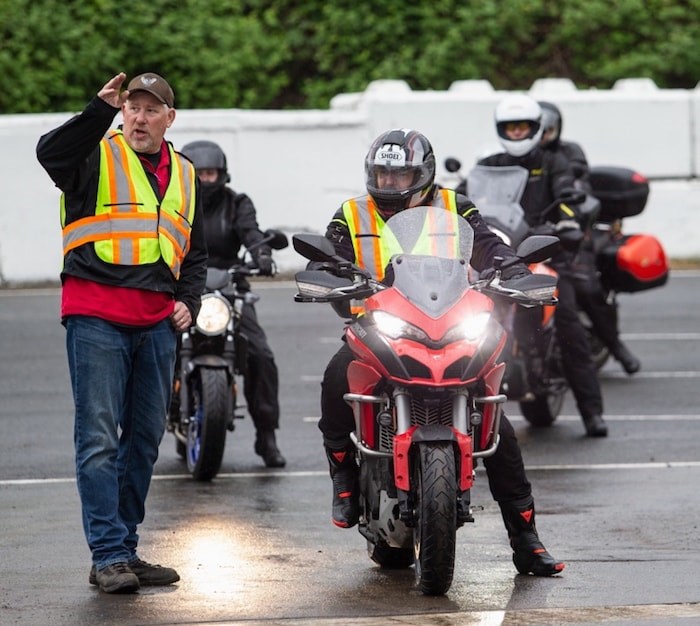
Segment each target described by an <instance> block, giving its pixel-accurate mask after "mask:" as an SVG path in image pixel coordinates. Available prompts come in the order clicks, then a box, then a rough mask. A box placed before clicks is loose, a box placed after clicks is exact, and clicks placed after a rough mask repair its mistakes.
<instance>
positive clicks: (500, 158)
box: [479, 94, 608, 437]
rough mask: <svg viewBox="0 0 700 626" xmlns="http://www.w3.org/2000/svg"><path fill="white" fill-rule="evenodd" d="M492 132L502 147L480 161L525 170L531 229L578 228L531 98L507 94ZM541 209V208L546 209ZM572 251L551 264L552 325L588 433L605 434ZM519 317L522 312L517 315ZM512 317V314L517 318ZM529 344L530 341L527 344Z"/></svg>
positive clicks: (562, 173) (568, 175) (559, 158)
mask: <svg viewBox="0 0 700 626" xmlns="http://www.w3.org/2000/svg"><path fill="white" fill-rule="evenodd" d="M495 122H496V132H497V134H498V139H499V141H500V143H501V145H502V146H503V148H504V152H501V153H498V154H492V155H490V156H488V157H486V158H484V159H481V160H480V161H479V164H480V165H489V166H508V165H519V166H521V167H524V168H525V169H526V170H527V171H528V172H529V178H528V181H527V185H526V187H525V191H524V193H523V197H522V200H521V204H522V207H523V210H524V211H525V219H526V220H527V223H528V224H529V225H530V227H531V228H533V229H534V231H535V232H536V231H537V227H540V226H542V225H544V224H545V223H547V222H550V223H554V224H556V228H557V230H558V231H561V232H563V231H564V230H566V229H574V230H575V229H577V228H579V226H578V224H577V223H576V221H575V218H576V213H575V211H574V210H573V209H572V208H571V207H569V206H567V205H566V204H564V203H562V202H555V201H556V200H558V199H561V198H564V197H566V196H567V195H568V194H569V193H571V190H573V189H574V173H573V171H572V168H571V165H570V164H569V161H568V159H567V158H566V157H565V156H564V155H563V154H560V153H559V152H555V151H545V150H544V149H543V148H542V147H541V146H540V139H541V137H542V131H543V126H542V109H541V107H540V105H539V104H537V102H536V101H535V100H533V99H532V98H530V97H529V96H526V95H522V94H512V95H509V96H506V97H505V98H504V99H503V100H502V101H501V102H500V103H499V104H498V105H497V106H496V111H495ZM545 211H546V213H545ZM574 256H575V252H573V251H569V250H566V249H562V250H561V251H560V252H559V253H557V255H556V256H555V257H554V259H553V261H552V266H553V267H554V269H555V270H556V271H557V272H558V274H559V294H558V298H559V302H558V304H557V307H556V312H555V316H554V319H555V326H556V330H557V336H558V339H559V345H560V346H561V351H562V357H563V358H562V362H563V367H564V375H565V376H566V379H567V381H568V383H569V386H570V387H571V390H572V391H573V394H574V397H575V399H576V405H577V407H578V410H579V413H580V414H581V418H582V420H583V424H584V427H585V429H586V434H587V435H588V436H589V437H606V436H607V434H608V427H607V425H606V423H605V421H604V420H603V415H602V414H603V397H602V393H601V390H600V383H599V382H598V377H597V374H596V369H595V366H594V364H593V361H592V358H591V348H590V343H589V341H588V337H587V335H586V330H585V328H584V327H583V324H582V323H581V320H580V319H579V315H578V305H577V300H576V286H575V279H574V268H573V267H572V264H573V259H574ZM518 317H520V318H521V321H522V320H524V319H525V318H526V316H525V315H522V316H521V315H518ZM516 320H517V318H516ZM516 335H517V336H518V339H519V340H520V341H521V342H522V343H526V345H527V342H528V341H529V342H532V341H536V338H535V337H534V333H532V325H530V324H520V325H519V329H518V331H516ZM530 345H532V344H530Z"/></svg>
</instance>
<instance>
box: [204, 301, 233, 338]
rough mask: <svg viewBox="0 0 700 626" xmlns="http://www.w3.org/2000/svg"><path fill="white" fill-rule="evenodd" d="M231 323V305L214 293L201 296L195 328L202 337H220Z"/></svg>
mask: <svg viewBox="0 0 700 626" xmlns="http://www.w3.org/2000/svg"><path fill="white" fill-rule="evenodd" d="M230 321H231V305H230V304H229V303H228V301H227V300H226V299H225V298H222V297H221V296H218V295H216V294H214V293H209V294H206V295H204V296H202V306H201V308H200V309H199V314H198V315H197V321H196V323H195V326H196V328H197V330H198V331H199V332H200V333H202V334H204V335H220V334H221V333H222V332H224V330H226V327H227V326H228V324H229V322H230Z"/></svg>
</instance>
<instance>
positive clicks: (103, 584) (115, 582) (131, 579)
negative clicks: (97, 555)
mask: <svg viewBox="0 0 700 626" xmlns="http://www.w3.org/2000/svg"><path fill="white" fill-rule="evenodd" d="M93 570H95V566H94V565H93V568H92V570H91V571H90V583H91V584H93V585H97V586H98V587H99V588H100V589H101V590H102V591H104V592H105V593H134V592H135V591H138V589H139V587H140V584H139V579H138V577H137V576H136V574H134V572H133V571H131V569H129V566H128V565H127V564H126V563H114V564H112V565H108V566H107V567H105V568H104V569H101V570H95V578H94V582H93V578H92V574H93Z"/></svg>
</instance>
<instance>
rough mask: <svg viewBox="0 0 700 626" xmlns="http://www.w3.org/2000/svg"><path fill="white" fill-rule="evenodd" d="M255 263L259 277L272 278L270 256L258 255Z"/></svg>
mask: <svg viewBox="0 0 700 626" xmlns="http://www.w3.org/2000/svg"><path fill="white" fill-rule="evenodd" d="M255 263H256V264H257V266H258V269H259V270H260V275H261V276H272V255H270V254H259V255H258V256H257V258H256V259H255Z"/></svg>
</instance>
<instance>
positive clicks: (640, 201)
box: [590, 166, 649, 222]
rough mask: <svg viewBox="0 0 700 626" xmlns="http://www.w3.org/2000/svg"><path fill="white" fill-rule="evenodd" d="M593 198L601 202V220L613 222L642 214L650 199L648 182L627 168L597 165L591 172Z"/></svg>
mask: <svg viewBox="0 0 700 626" xmlns="http://www.w3.org/2000/svg"><path fill="white" fill-rule="evenodd" d="M590 182H591V188H592V193H593V195H594V196H595V197H596V198H598V200H600V215H599V217H598V219H599V220H601V221H603V222H612V221H614V220H617V219H622V218H623V217H632V216H633V215H639V214H640V213H641V212H642V211H643V210H644V207H645V206H646V203H647V198H648V197H649V181H648V180H647V179H646V177H645V176H643V175H642V174H640V173H639V172H636V171H635V170H632V169H629V168H627V167H614V166H595V167H592V168H591V171H590Z"/></svg>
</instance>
